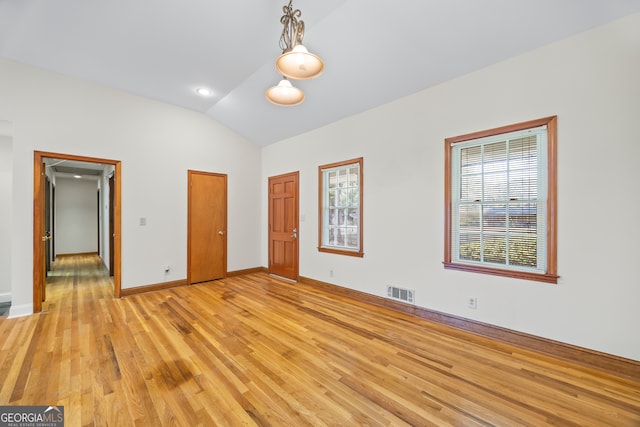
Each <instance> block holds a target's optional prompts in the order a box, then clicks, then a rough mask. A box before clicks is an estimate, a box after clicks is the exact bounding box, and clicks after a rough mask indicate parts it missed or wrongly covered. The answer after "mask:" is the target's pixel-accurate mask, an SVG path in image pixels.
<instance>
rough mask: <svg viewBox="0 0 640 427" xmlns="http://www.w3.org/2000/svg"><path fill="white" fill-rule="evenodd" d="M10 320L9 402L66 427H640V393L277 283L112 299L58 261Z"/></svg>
mask: <svg viewBox="0 0 640 427" xmlns="http://www.w3.org/2000/svg"><path fill="white" fill-rule="evenodd" d="M54 268H55V269H54V271H53V276H52V277H50V278H49V283H50V284H49V285H48V289H47V301H46V302H45V303H44V305H43V307H44V311H45V312H44V313H43V314H39V315H35V316H30V317H23V318H16V319H6V318H2V319H0V337H1V338H2V341H1V342H0V378H1V381H2V383H1V385H0V405H63V406H64V408H65V417H66V426H91V425H93V426H118V427H120V426H130V425H131V426H133V425H135V426H169V425H176V426H216V425H221V426H222V425H228V426H254V425H258V426H267V425H272V426H306V425H311V426H324V425H329V426H357V425H371V426H406V425H412V426H429V425H432V426H446V425H455V426H520V425H528V426H543V425H561V426H640V384H638V383H637V382H634V381H632V380H630V379H625V378H622V377H617V376H615V375H611V374H607V373H603V372H599V371H596V370H592V369H587V368H584V367H581V366H578V365H573V364H571V363H568V362H565V361H561V360H557V359H554V358H552V357H548V356H543V355H540V354H536V353H533V352H530V351H527V350H523V349H520V348H518V347H514V346H510V345H507V344H503V343H500V342H496V341H492V340H488V339H485V338H481V337H478V336H475V335H471V334H468V333H465V332H461V331H457V330H454V329H450V328H448V327H445V326H442V325H438V324H434V323H430V322H428V321H425V320H421V319H417V318H412V317H410V316H408V315H404V314H400V313H397V312H394V311H391V310H387V309H383V308H379V307H376V306H372V305H368V304H366V303H361V302H357V301H355V300H350V299H348V298H345V297H341V296H338V295H334V294H331V293H327V292H326V291H319V290H317V289H314V288H313V287H312V286H309V285H303V284H295V283H289V282H286V281H283V280H279V279H277V278H274V277H271V276H269V275H267V274H263V273H257V274H250V275H245V276H238V277H231V278H228V279H225V280H221V281H216V282H211V283H207V284H201V285H194V286H185V287H179V288H174V289H169V290H164V291H157V292H150V293H146V294H140V295H135V296H130V297H127V298H123V299H118V300H115V299H113V297H112V294H113V290H112V285H111V282H110V280H109V278H108V277H105V270H104V268H103V266H102V264H101V262H100V260H99V259H98V258H97V257H89V256H84V257H81V256H78V257H64V258H60V259H59V260H58V261H56V262H55V263H54Z"/></svg>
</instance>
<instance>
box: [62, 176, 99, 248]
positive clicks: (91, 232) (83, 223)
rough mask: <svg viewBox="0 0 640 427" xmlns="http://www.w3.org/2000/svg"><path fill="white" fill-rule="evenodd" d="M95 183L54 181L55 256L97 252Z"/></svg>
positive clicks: (96, 183) (90, 181) (75, 180)
mask: <svg viewBox="0 0 640 427" xmlns="http://www.w3.org/2000/svg"><path fill="white" fill-rule="evenodd" d="M97 196H98V181H96V180H95V179H74V178H60V177H57V178H56V203H55V207H54V208H55V216H54V218H55V222H56V224H55V228H54V230H55V236H54V239H55V245H56V255H64V254H78V253H87V252H98V199H97Z"/></svg>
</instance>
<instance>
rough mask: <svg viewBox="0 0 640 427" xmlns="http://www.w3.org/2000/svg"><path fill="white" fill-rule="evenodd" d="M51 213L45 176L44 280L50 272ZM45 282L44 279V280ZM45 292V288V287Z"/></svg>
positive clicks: (49, 193)
mask: <svg viewBox="0 0 640 427" xmlns="http://www.w3.org/2000/svg"><path fill="white" fill-rule="evenodd" d="M51 212H52V204H51V181H50V180H49V177H48V176H46V175H45V177H44V212H43V214H44V218H45V219H44V234H45V236H46V237H45V238H46V241H45V242H44V254H45V270H44V274H45V278H46V277H47V275H48V274H49V272H50V271H51V259H52V257H51ZM45 281H46V279H45ZM45 291H46V286H45ZM44 300H45V294H44V293H43V296H42V301H44Z"/></svg>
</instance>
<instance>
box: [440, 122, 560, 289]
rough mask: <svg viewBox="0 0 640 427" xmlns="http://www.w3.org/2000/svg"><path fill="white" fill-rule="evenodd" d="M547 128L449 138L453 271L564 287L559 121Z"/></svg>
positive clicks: (448, 258) (448, 261)
mask: <svg viewBox="0 0 640 427" xmlns="http://www.w3.org/2000/svg"><path fill="white" fill-rule="evenodd" d="M551 119H553V122H552V123H551ZM539 122H540V121H535V122H528V123H523V124H520V125H513V126H511V127H506V128H500V129H496V130H495V131H483V132H480V133H477V134H471V135H466V136H462V137H456V138H449V139H447V141H446V143H447V154H448V156H447V157H448V159H447V163H448V164H447V173H448V177H447V178H448V182H449V183H450V184H449V186H448V189H447V190H448V191H447V194H446V197H447V200H446V206H447V207H448V212H447V221H448V223H447V228H448V230H447V231H448V232H447V242H446V244H445V246H446V251H447V253H445V267H448V268H457V269H464V270H470V271H479V272H487V273H492V274H499V275H507V276H514V277H523V278H530V279H534V280H543V281H552V282H554V281H555V280H556V278H557V276H556V275H555V218H552V219H551V221H552V223H550V222H549V217H548V212H550V211H551V212H552V213H553V214H555V164H554V165H553V168H552V170H553V171H554V172H553V175H552V177H551V178H552V181H551V183H552V184H553V192H552V200H550V197H549V184H550V180H549V169H550V168H549V159H550V158H552V159H553V161H554V162H555V117H553V118H549V119H543V120H542V122H541V123H542V124H540V123H539ZM532 124H535V126H531V125H532ZM550 130H551V131H553V138H552V142H553V153H552V154H553V156H551V157H550V156H549V132H550ZM550 202H551V203H552V204H551V205H550ZM550 206H553V209H551V210H550V209H549V208H550ZM550 226H553V227H550ZM550 228H553V230H554V233H553V234H550V233H549V230H550ZM550 238H551V239H552V241H551V242H549V239H550ZM550 243H551V244H553V245H554V247H553V250H552V251H549V244H550ZM550 264H552V265H550ZM550 267H551V268H550ZM541 278H542V279H541Z"/></svg>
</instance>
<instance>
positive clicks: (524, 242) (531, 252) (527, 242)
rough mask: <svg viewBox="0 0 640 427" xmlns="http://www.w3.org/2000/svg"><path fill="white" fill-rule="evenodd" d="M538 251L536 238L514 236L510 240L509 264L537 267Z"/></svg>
mask: <svg viewBox="0 0 640 427" xmlns="http://www.w3.org/2000/svg"><path fill="white" fill-rule="evenodd" d="M537 263H538V251H537V243H536V238H535V237H534V236H512V237H511V238H510V239H509V264H511V265H518V266H526V267H535V266H536V265H537Z"/></svg>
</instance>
